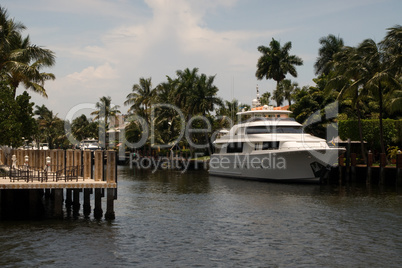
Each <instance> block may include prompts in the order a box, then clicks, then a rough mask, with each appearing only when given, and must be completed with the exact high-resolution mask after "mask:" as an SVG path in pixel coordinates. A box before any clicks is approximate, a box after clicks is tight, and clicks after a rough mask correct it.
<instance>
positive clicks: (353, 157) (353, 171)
mask: <svg viewBox="0 0 402 268" xmlns="http://www.w3.org/2000/svg"><path fill="white" fill-rule="evenodd" d="M356 157H357V156H356V153H351V154H350V164H351V165H350V173H351V177H352V181H353V182H356V165H357V159H356Z"/></svg>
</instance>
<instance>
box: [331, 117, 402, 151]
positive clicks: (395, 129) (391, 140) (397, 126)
mask: <svg viewBox="0 0 402 268" xmlns="http://www.w3.org/2000/svg"><path fill="white" fill-rule="evenodd" d="M382 122H383V129H384V143H385V146H387V145H398V146H399V147H401V144H402V120H393V119H383V120H382ZM361 123H362V130H363V140H364V141H366V142H367V145H368V148H370V149H373V150H375V149H377V150H378V149H380V120H378V119H365V120H361ZM338 131H339V137H340V138H341V139H342V140H347V139H348V138H350V139H351V140H353V141H360V137H359V123H358V121H357V120H340V121H339V122H338Z"/></svg>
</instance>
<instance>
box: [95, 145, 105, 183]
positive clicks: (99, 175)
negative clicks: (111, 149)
mask: <svg viewBox="0 0 402 268" xmlns="http://www.w3.org/2000/svg"><path fill="white" fill-rule="evenodd" d="M94 158H95V170H94V180H95V181H102V180H103V152H102V151H100V150H97V151H95V156H94Z"/></svg>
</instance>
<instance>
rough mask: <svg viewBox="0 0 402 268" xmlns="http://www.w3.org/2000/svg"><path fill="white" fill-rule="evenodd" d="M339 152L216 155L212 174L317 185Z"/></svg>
mask: <svg viewBox="0 0 402 268" xmlns="http://www.w3.org/2000/svg"><path fill="white" fill-rule="evenodd" d="M340 151H341V149H339V148H326V149H317V150H286V151H282V150H275V151H270V152H263V153H260V152H258V153H257V152H256V153H249V154H242V153H234V154H213V155H212V156H211V159H210V163H209V173H210V175H214V176H225V177H235V178H249V179H259V180H300V181H306V180H307V181H318V180H319V179H320V178H321V177H322V176H323V175H324V174H325V171H327V170H328V169H329V168H330V167H331V166H333V165H334V164H336V162H337V159H338V154H339V152H340Z"/></svg>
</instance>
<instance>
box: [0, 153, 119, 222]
mask: <svg viewBox="0 0 402 268" xmlns="http://www.w3.org/2000/svg"><path fill="white" fill-rule="evenodd" d="M0 165H1V167H2V170H3V172H2V176H1V177H0V202H1V203H0V216H1V218H2V219H3V218H7V217H8V214H9V212H13V213H14V211H15V210H21V213H26V214H27V215H28V216H29V218H32V217H37V216H38V215H37V214H38V213H39V212H37V211H35V210H36V207H38V205H37V204H38V203H43V200H44V198H42V197H43V196H50V197H51V199H52V200H51V201H52V202H51V203H52V204H53V208H52V211H54V215H53V216H54V217H56V218H63V215H64V214H65V213H64V212H63V201H65V205H66V211H67V212H68V211H70V210H71V206H72V207H73V210H74V212H73V214H75V215H77V213H78V211H79V209H80V196H82V199H83V208H84V215H85V217H88V216H89V214H90V211H91V204H90V202H91V198H90V195H91V194H94V195H95V196H94V200H95V201H94V217H95V218H97V219H99V218H102V216H103V210H102V202H101V199H102V197H104V196H105V191H107V194H106V199H107V200H106V213H105V218H106V219H114V218H115V214H114V200H115V199H117V172H116V170H117V161H116V152H115V151H112V150H108V151H101V150H98V151H81V150H10V151H8V152H4V151H2V150H0ZM21 166H22V167H25V169H26V170H29V171H30V172H31V173H30V174H41V175H40V176H39V175H31V177H29V175H27V177H26V178H22V179H21V178H19V179H18V180H15V178H13V174H14V173H12V172H10V170H12V169H14V170H16V169H18V167H21ZM72 167H73V170H74V176H70V175H69V174H68V173H69V170H72ZM56 174H57V176H56ZM24 199H26V202H25V203H24V204H23V205H21V204H19V203H21V200H24ZM45 201H46V200H45ZM18 204H19V205H18ZM21 213H20V214H21ZM27 215H25V216H27ZM19 216H21V215H19Z"/></svg>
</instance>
